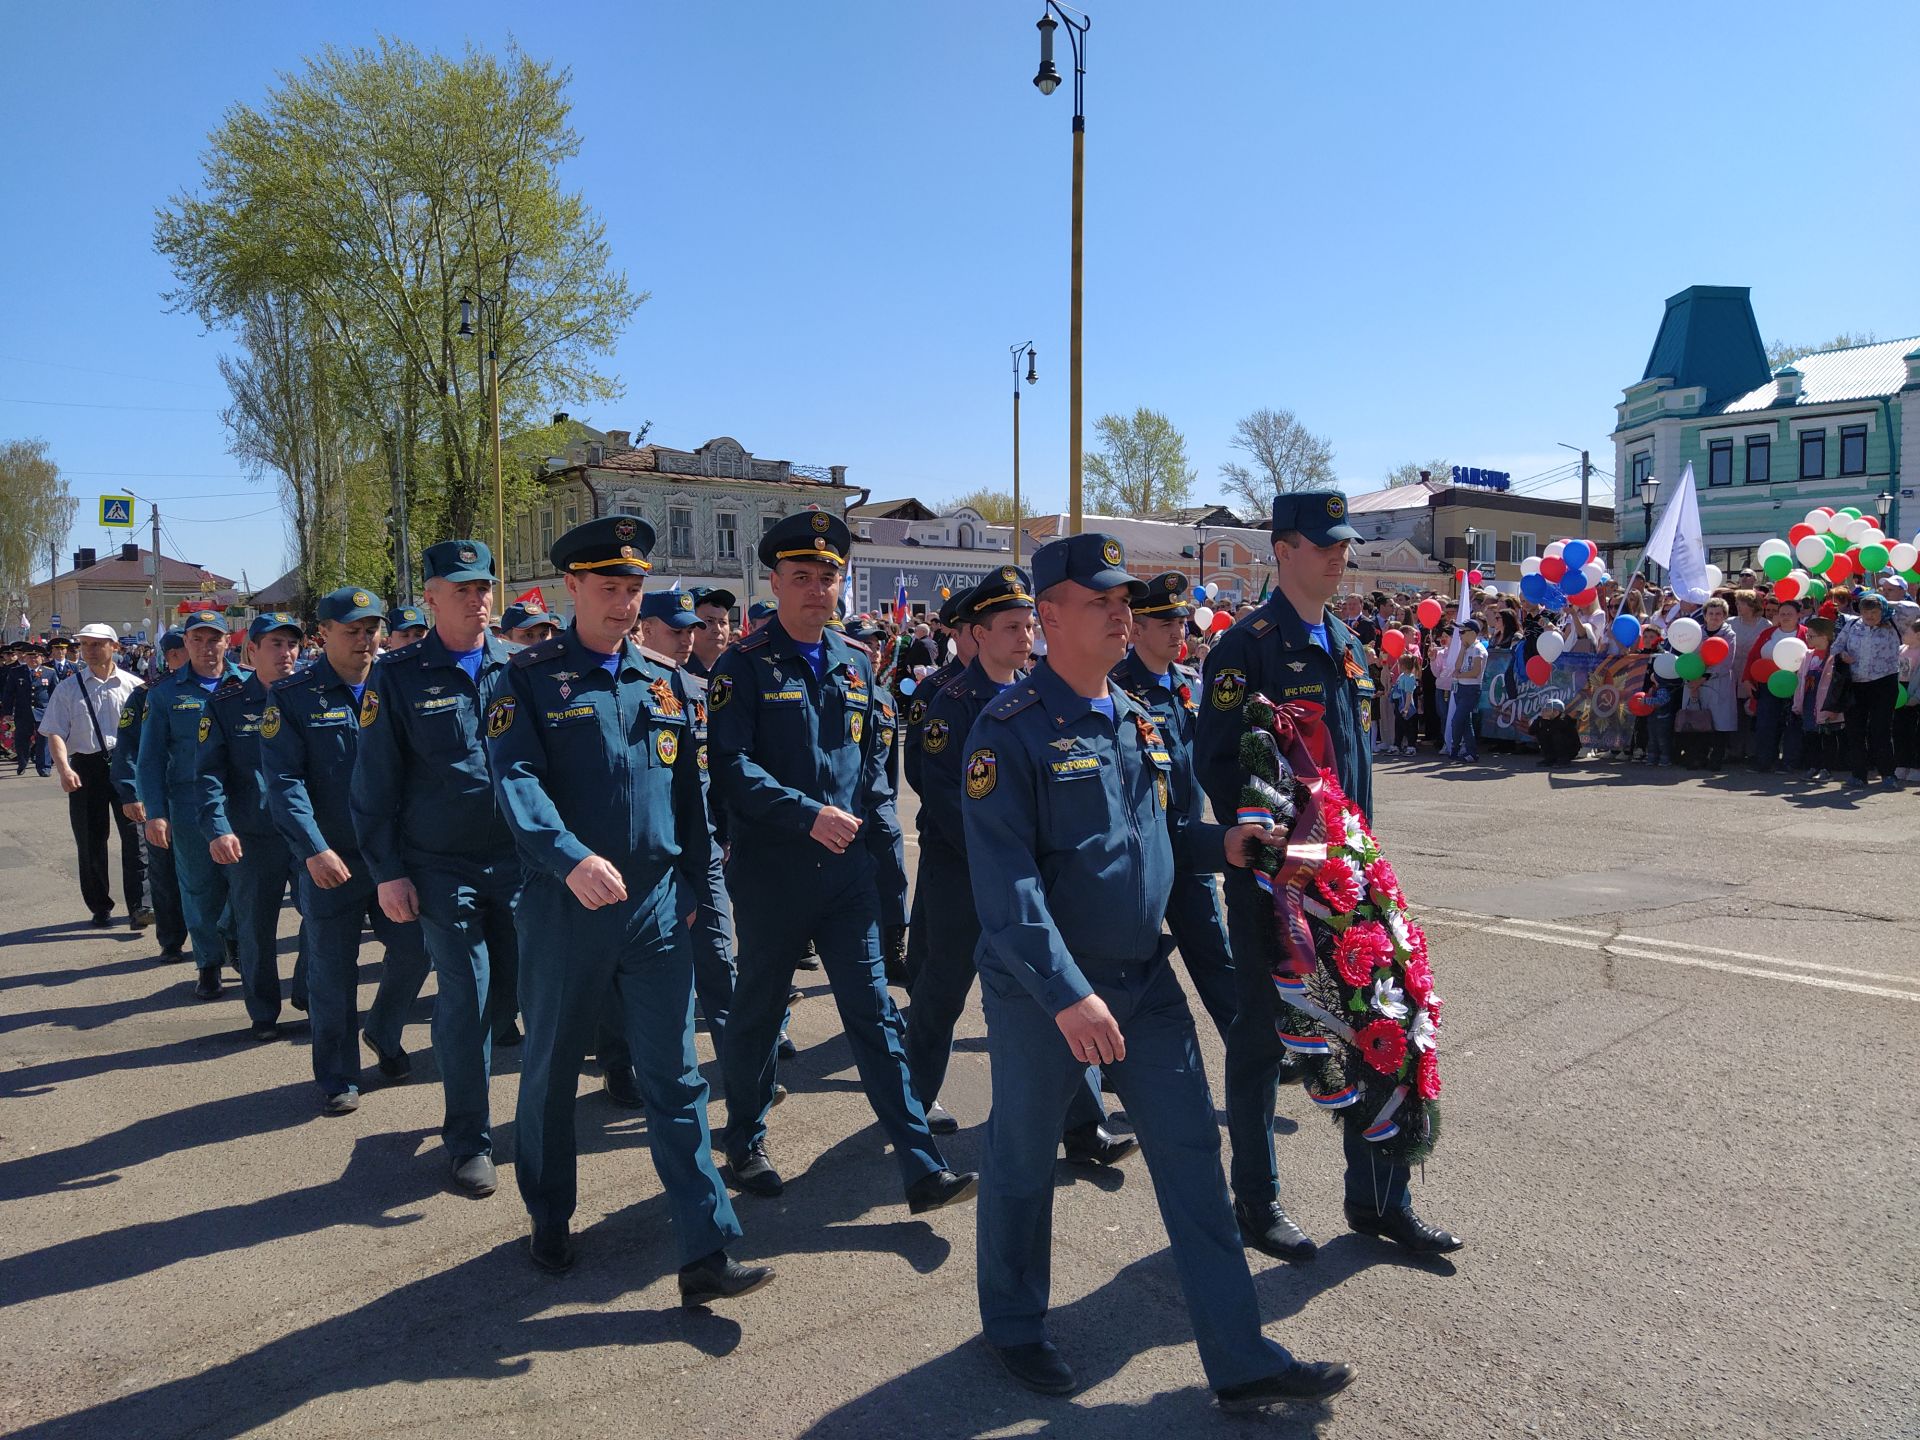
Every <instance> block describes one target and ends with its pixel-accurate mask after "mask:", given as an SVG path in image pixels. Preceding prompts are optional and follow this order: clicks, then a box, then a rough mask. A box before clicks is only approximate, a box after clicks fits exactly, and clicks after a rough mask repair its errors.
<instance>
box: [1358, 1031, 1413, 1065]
mask: <svg viewBox="0 0 1920 1440" xmlns="http://www.w3.org/2000/svg"><path fill="white" fill-rule="evenodd" d="M1353 1043H1354V1044H1355V1045H1356V1046H1358V1047H1359V1050H1360V1056H1361V1058H1362V1059H1364V1060H1365V1061H1366V1062H1367V1064H1369V1065H1371V1066H1372V1067H1373V1068H1374V1069H1376V1070H1378V1071H1379V1072H1380V1073H1381V1074H1382V1075H1391V1074H1393V1072H1394V1071H1396V1070H1398V1069H1399V1068H1400V1062H1401V1061H1403V1060H1405V1059H1406V1058H1407V1032H1406V1031H1404V1030H1402V1029H1401V1028H1400V1027H1399V1026H1398V1025H1397V1024H1395V1023H1394V1022H1393V1021H1391V1020H1375V1021H1373V1022H1372V1023H1371V1024H1369V1025H1366V1026H1363V1027H1362V1028H1361V1029H1360V1030H1358V1031H1356V1032H1355V1034H1354V1037H1353Z"/></svg>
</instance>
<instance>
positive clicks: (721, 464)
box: [547, 432, 859, 490]
mask: <svg viewBox="0 0 1920 1440" xmlns="http://www.w3.org/2000/svg"><path fill="white" fill-rule="evenodd" d="M621 433H623V432H612V438H611V439H610V441H609V442H607V443H604V444H602V442H597V441H589V442H588V443H587V444H585V445H572V446H570V447H568V451H567V454H566V455H564V456H556V457H554V458H555V459H557V460H562V461H564V463H563V464H558V465H556V464H553V463H551V462H549V464H548V467H547V473H548V474H550V475H554V474H561V473H564V472H566V471H569V470H600V471H605V470H612V471H616V472H617V471H624V472H626V473H628V474H646V475H657V476H659V477H660V478H661V479H663V480H697V481H701V482H703V483H710V482H713V481H719V482H721V483H723V484H728V485H735V484H741V483H748V484H752V483H759V484H775V485H804V486H817V487H818V488H820V489H822V490H857V489H859V487H858V486H856V485H849V484H847V480H846V467H845V466H844V465H795V464H794V463H792V462H791V461H788V460H763V459H761V458H760V457H759V456H757V455H750V454H748V453H747V452H746V451H745V450H744V449H743V448H742V447H741V445H740V442H739V441H737V440H734V439H732V438H731V437H729V436H725V435H722V436H718V437H716V438H714V439H712V440H709V441H707V443H706V444H704V445H702V446H701V447H700V448H699V449H698V450H675V449H673V448H672V447H671V446H666V445H640V446H637V447H634V448H631V449H627V448H622V447H621V446H620V445H619V444H618V443H617V437H618V435H619V434H621ZM596 444H601V446H602V448H601V454H600V458H599V459H598V460H595V459H594V458H593V453H592V451H593V446H594V445H596Z"/></svg>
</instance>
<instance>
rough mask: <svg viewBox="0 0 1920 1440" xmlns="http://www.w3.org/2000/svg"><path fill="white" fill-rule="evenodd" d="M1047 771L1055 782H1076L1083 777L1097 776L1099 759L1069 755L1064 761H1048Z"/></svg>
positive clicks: (1095, 756)
mask: <svg viewBox="0 0 1920 1440" xmlns="http://www.w3.org/2000/svg"><path fill="white" fill-rule="evenodd" d="M1047 769H1048V770H1050V771H1051V772H1052V773H1053V778H1054V779H1056V780H1077V779H1079V778H1080V777H1081V776H1083V775H1098V774H1099V773H1100V757H1099V756H1098V755H1069V756H1068V757H1067V758H1066V759H1064V760H1049V761H1048V762H1047Z"/></svg>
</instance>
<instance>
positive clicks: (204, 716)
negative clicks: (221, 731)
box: [195, 710, 213, 745]
mask: <svg viewBox="0 0 1920 1440" xmlns="http://www.w3.org/2000/svg"><path fill="white" fill-rule="evenodd" d="M212 733H213V716H212V715H211V714H210V713H208V712H207V711H205V710H202V711H201V712H200V733H199V735H198V736H196V737H195V738H196V740H197V741H198V743H200V744H202V745H204V744H206V743H207V736H209V735H211V734H212Z"/></svg>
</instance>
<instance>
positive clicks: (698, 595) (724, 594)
mask: <svg viewBox="0 0 1920 1440" xmlns="http://www.w3.org/2000/svg"><path fill="white" fill-rule="evenodd" d="M687 593H688V594H690V595H691V596H693V603H694V606H695V608H696V609H697V608H698V607H699V606H702V605H718V606H719V607H720V608H721V609H722V610H731V609H733V607H734V606H735V605H738V604H739V603H740V600H739V597H738V596H736V595H735V594H734V593H733V592H732V591H731V590H722V589H721V588H720V587H719V586H718V585H696V586H694V587H693V589H691V590H690V591H688V592H687Z"/></svg>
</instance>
